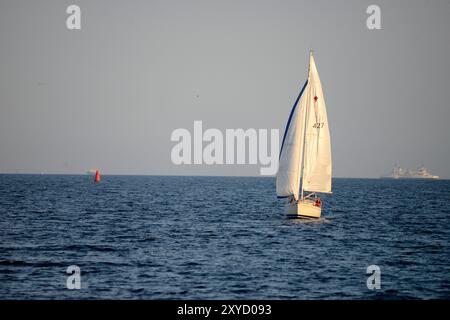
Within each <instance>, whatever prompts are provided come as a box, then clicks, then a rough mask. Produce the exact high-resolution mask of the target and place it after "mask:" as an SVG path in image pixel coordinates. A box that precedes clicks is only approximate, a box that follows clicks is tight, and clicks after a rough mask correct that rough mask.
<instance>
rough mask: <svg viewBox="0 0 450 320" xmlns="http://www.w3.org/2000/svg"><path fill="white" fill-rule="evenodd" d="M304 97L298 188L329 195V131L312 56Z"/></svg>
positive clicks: (311, 56) (320, 86) (320, 87)
mask: <svg viewBox="0 0 450 320" xmlns="http://www.w3.org/2000/svg"><path fill="white" fill-rule="evenodd" d="M305 93H306V94H305V102H306V132H305V137H304V158H303V161H304V163H303V179H302V188H303V190H304V191H310V192H324V193H329V192H331V143H330V141H331V140H330V130H329V127H328V118H327V111H326V107H325V100H324V97H323V92H322V85H321V83H320V78H319V74H318V72H317V68H316V64H315V61H314V57H313V55H312V53H311V55H310V61H309V76H308V87H307V89H306V92H305Z"/></svg>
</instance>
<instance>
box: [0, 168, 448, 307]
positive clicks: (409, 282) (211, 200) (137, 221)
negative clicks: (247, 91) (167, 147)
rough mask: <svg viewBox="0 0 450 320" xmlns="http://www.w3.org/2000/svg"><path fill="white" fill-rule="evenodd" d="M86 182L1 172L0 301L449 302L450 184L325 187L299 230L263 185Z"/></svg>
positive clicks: (118, 179)
mask: <svg viewBox="0 0 450 320" xmlns="http://www.w3.org/2000/svg"><path fill="white" fill-rule="evenodd" d="M92 180H93V177H92V176H69V175H0V298H2V299H110V298H117V299H405V298H406V299H410V298H422V299H429V298H447V299H449V298H450V243H449V240H450V229H449V227H450V181H445V180H441V181H418V180H417V181H413V180H409V181H406V180H404V181H393V180H376V179H334V180H333V189H334V193H333V195H330V196H323V197H322V200H323V204H324V207H323V212H322V213H323V216H324V218H323V219H321V220H319V221H317V222H306V221H299V220H289V219H286V218H285V217H284V215H283V208H282V206H283V200H279V199H277V198H276V196H275V194H274V192H275V191H274V189H275V180H274V179H273V178H234V177H158V176H153V177H151V176H104V177H103V180H102V182H101V183H100V184H95V183H93V181H92ZM70 265H77V266H79V267H80V269H81V289H80V290H69V289H67V288H66V279H67V277H68V276H69V275H68V274H67V273H66V269H67V267H68V266H70ZM369 265H377V266H379V267H380V270H381V275H380V279H381V288H380V289H379V290H369V289H368V288H367V285H366V280H367V277H368V276H369V275H367V274H366V268H367V267H368V266H369Z"/></svg>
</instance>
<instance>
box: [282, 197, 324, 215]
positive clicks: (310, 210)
mask: <svg viewBox="0 0 450 320" xmlns="http://www.w3.org/2000/svg"><path fill="white" fill-rule="evenodd" d="M321 211H322V209H321V208H320V207H318V206H315V205H314V201H311V200H303V201H301V200H299V201H298V202H297V203H295V202H294V203H288V204H287V205H286V207H285V213H286V215H287V216H288V217H289V218H320V214H321Z"/></svg>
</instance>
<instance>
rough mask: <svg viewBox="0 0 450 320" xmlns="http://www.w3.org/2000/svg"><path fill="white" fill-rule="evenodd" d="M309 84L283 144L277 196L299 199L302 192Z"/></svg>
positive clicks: (287, 128)
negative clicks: (306, 94)
mask: <svg viewBox="0 0 450 320" xmlns="http://www.w3.org/2000/svg"><path fill="white" fill-rule="evenodd" d="M307 84H308V82H306V83H305V85H304V86H303V89H302V90H301V91H300V94H299V95H298V97H297V100H296V101H295V103H294V106H293V107H292V111H291V114H290V116H289V120H288V123H287V125H286V130H285V133H284V137H283V143H282V145H281V151H280V161H279V166H278V173H277V179H276V189H277V196H279V197H288V196H294V197H295V199H298V198H299V191H300V175H301V174H300V170H301V160H302V151H303V140H304V136H303V135H304V121H305V116H304V111H305V106H306V99H305V98H304V91H305V90H306V87H307Z"/></svg>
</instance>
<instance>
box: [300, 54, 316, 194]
mask: <svg viewBox="0 0 450 320" xmlns="http://www.w3.org/2000/svg"><path fill="white" fill-rule="evenodd" d="M312 55H313V50H310V51H309V63H308V85H309V86H310V81H309V80H310V79H309V78H310V77H309V75H310V72H311V57H312ZM309 98H310V90H309V88H308V92H306V99H307V100H306V105H305V109H306V110H305V118H304V119H303V132H304V134H303V146H302V149H303V155H302V160H301V166H302V169H301V170H300V176H301V177H302V182H301V198H300V199H301V200H304V198H305V197H304V190H303V172H304V170H305V159H306V152H305V144H306V120H307V119H308V110H309V104H308V102H309Z"/></svg>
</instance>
